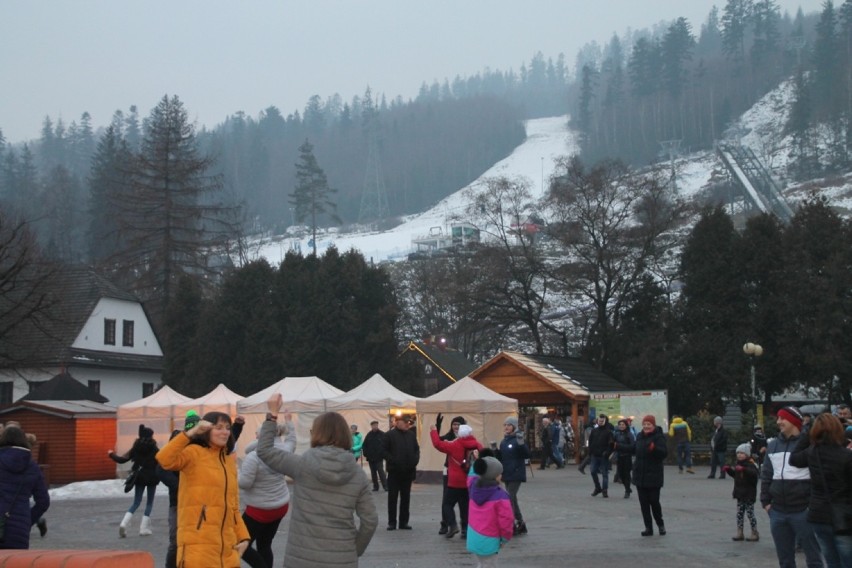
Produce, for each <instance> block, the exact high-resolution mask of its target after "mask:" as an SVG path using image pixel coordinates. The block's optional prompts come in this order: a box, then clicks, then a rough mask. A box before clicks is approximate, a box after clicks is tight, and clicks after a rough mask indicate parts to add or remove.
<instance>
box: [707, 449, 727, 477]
mask: <svg viewBox="0 0 852 568" xmlns="http://www.w3.org/2000/svg"><path fill="white" fill-rule="evenodd" d="M723 465H725V452H724V451H721V452H713V453H711V454H710V477H716V466H719V467H722V466H723ZM719 479H725V471H724V470H722V471H720V472H719Z"/></svg>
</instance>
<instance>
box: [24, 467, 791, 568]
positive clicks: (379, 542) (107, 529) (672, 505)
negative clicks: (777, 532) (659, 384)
mask: <svg viewBox="0 0 852 568" xmlns="http://www.w3.org/2000/svg"><path fill="white" fill-rule="evenodd" d="M587 472H588V470H587ZM530 473H531V474H532V475H529V474H530ZM708 473H709V468H707V467H697V468H696V473H695V474H694V475H689V474H686V473H684V474H678V470H677V467H675V466H666V471H665V475H666V478H665V487H663V490H662V497H661V503H662V507H663V517H664V519H665V523H666V529H667V532H668V534H667V535H665V536H658V535H656V534H655V535H654V536H653V537H642V536H641V535H640V534H639V533H640V532H641V531H642V530H643V528H644V525H643V523H642V518H641V515H640V512H639V502H638V500H637V499H636V493H635V492H634V493H633V496H632V497H631V498H630V499H624V498H623V495H624V489H623V486H621V485H618V486H615V485H612V484H611V485H610V491H609V494H610V496H609V498H608V499H604V498H602V497H601V496H597V497H592V496H591V491H592V489H593V484H592V480H591V478H590V476H589V475H588V473H587V474H585V475H583V474H581V473H580V472H579V471H578V470H577V468H576V466H573V465H568V466H566V467H565V468H564V469H561V470H556V469H554V468H550V469H549V470H544V471H542V470H539V469H534V470H532V471H531V472H529V471H528V481H527V483H525V484H524V485H522V487H521V490H520V492H519V494H518V496H519V500H520V504H521V510H522V511H523V513H524V517H525V519H526V522H527V527H528V528H529V534H527V535H523V536H518V537H515V538H514V539H513V540H512V541H510V542H509V543H507V544H506V545H505V546H504V547H503V549H502V550H501V552H500V555H499V559H498V563H499V564H500V565H504V566H513V567H530V568H535V567H545V566H547V567H555V566H559V567H561V566H567V565H572V566H573V565H584V566H662V567H672V568H674V567H678V568H681V567H688V566H701V567H702V568H706V567H708V566H712V567H713V568H721V567H726V566H732V567H733V566H736V567H737V568H744V567H746V566H748V567H755V568H761V567H770V566H777V565H778V563H777V560H776V557H775V549H774V547H773V544H772V536H771V535H770V534H769V521H768V518H767V515H766V513H764V512H763V511H762V510H761V509H760V507H759V504H758V505H757V510H756V511H755V514H756V515H757V523H758V530H759V532H760V541H759V542H734V541H732V540H731V536H733V534H734V532H735V529H736V501H734V499H733V498H732V497H731V491H732V490H733V481H732V480H731V479H730V478H727V479H724V480H722V479H707V475H708ZM373 495H374V497H375V498H376V508H377V510H378V512H379V527H378V530H377V531H376V534H375V536H374V537H373V540H372V542H371V543H370V546H369V548H368V549H367V551H366V553H365V554H364V555H363V556H362V557H361V562H360V566H361V567H362V568H397V567H398V568H436V567H441V566H476V560H475V559H474V558H473V557H472V556H471V555H470V553H468V552H467V550H466V549H465V545H464V542H463V541H462V540H460V539H459V538H458V536H456V537H455V538H453V539H446V538H444V537H443V536H440V535H438V528H439V521H440V516H441V515H440V504H441V486H440V485H426V484H415V485H414V487H413V489H412V499H411V522H410V524H411V525H412V527H413V530H411V531H399V530H397V531H388V530H386V524H387V499H386V494H385V493H384V492H382V491H380V492H378V493H373ZM130 502H131V498H130V497H129V496H128V497H125V498H118V499H116V498H104V499H82V500H57V501H54V502H53V503H52V505H51V507H50V510H49V511H48V513H47V521H48V527H49V531H48V534H47V536H46V537H45V538H40V537H39V535H38V531H37V530H35V529H33V533H32V538H31V541H30V547H31V548H33V549H59V548H87V549H134V550H147V551H149V552H151V553H152V554H153V555H154V558H155V563H156V566H163V565H164V559H165V551H166V546H167V542H168V535H167V533H168V522H167V514H168V497H167V495H166V490H165V487H163V486H162V485H161V486H159V491H158V495H157V499H156V503H155V505H154V511H153V514H152V521H153V531H154V534H153V536H146V537H142V536H139V534H138V532H139V521H140V520H141V510H142V509H141V508H140V510H139V511H137V513H136V515H135V517H134V519H133V524H132V526H131V529H130V530H129V532H128V536H127V538H123V539H122V538H119V536H118V523H119V521H120V520H121V518H122V516H123V514H124V512H125V511H126V509H127V507H128V506H129V505H130ZM288 526H289V515H288V516H287V517H286V518H285V519H284V521H283V522H282V523H281V527H280V529H279V532H278V536H277V537H276V539H275V542H274V547H273V550H274V553H275V566H281V565H282V563H283V559H284V547H285V545H286V542H287V530H288ZM746 530H747V531H748V521H746ZM655 532H656V530H655ZM746 534H748V532H747V533H746ZM797 560H798V563H799V565H800V566H804V558H803V556H802V555H801V554H800V555H799V558H798V559H797ZM244 565H245V564H244Z"/></svg>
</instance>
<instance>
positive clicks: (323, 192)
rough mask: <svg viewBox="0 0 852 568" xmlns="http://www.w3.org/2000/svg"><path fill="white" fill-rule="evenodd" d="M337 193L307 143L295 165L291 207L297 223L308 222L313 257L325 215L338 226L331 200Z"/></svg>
mask: <svg viewBox="0 0 852 568" xmlns="http://www.w3.org/2000/svg"><path fill="white" fill-rule="evenodd" d="M336 191H337V190H335V189H332V188H330V187H329V186H328V180H327V179H326V177H325V172H324V171H323V170H322V168H321V167H320V166H319V163H318V162H317V159H316V157H315V156H314V147H313V145H312V144H311V143H310V142H308V140H307V139H305V142H304V144H302V145H301V146H299V161H298V162H296V189H295V190H294V191H293V193H291V194H290V204H291V205H293V207H294V208H295V216H296V220H297V221H299V222H300V223H301V222H304V221H305V219H308V220H309V223H310V227H311V242H312V248H313V251H314V256H316V254H317V227H318V224H319V222H320V218H321V217H322V216H323V215H326V216H328V217H329V218H330V219H331V220H333V221H334V222H337V223H339V222H340V218H339V217H338V216H337V212H336V211H337V206H336V205H335V204H334V202H333V201H331V196H332V195H333V194H334V193H336Z"/></svg>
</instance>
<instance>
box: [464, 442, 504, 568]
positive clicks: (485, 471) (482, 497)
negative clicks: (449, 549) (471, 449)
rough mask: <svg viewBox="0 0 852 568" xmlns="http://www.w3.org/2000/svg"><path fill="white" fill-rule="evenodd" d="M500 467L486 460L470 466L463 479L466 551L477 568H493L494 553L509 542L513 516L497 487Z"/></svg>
mask: <svg viewBox="0 0 852 568" xmlns="http://www.w3.org/2000/svg"><path fill="white" fill-rule="evenodd" d="M502 476H503V465H502V464H501V463H500V462H499V461H498V460H497V458H494V457H491V456H487V457H483V458H478V459H477V460H476V461H475V462H473V469H472V471H471V474H470V476H469V477H468V478H467V486H468V491H469V493H470V508H469V514H468V531H467V549H468V550H469V551H470V552H471V553H473V554H474V555H475V556H476V559H477V561H478V562H479V563H478V564H477V566H478V567H480V568H485V567H487V566H497V553H498V552H499V551H500V547H501V546H502V545H503V543H505V542H507V541H508V540H510V539H511V538H512V530H513V529H514V526H515V514H514V512H512V504H511V502H510V501H509V494H508V493H506V490H505V489H503V486H502V485H500V479H501V478H502Z"/></svg>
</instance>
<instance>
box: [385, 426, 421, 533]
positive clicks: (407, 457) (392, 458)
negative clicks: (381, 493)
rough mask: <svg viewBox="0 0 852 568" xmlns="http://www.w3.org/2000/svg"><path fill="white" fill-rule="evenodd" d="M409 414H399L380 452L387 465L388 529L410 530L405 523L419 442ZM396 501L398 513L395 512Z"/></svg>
mask: <svg viewBox="0 0 852 568" xmlns="http://www.w3.org/2000/svg"><path fill="white" fill-rule="evenodd" d="M410 420H411V417H410V416H408V415H407V414H401V415H399V416H397V417H396V421H395V424H394V427H393V428H392V429H391V430H390V431H389V432H388V433H387V434H386V435H385V438H384V446H383V447H382V454H383V455H384V458H385V464H386V465H387V468H388V530H389V531H395V530H396V529H397V521H399V525H398V526H399V528H400V529H401V530H411V525H409V524H408V521H409V517H410V510H409V508H410V506H411V483H412V482H413V481H414V477H415V475H417V464H418V463H420V444H418V443H417V436H416V435H415V434H414V432H412V431H411V423H410V422H409V421H410ZM397 503H399V515H397Z"/></svg>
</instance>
